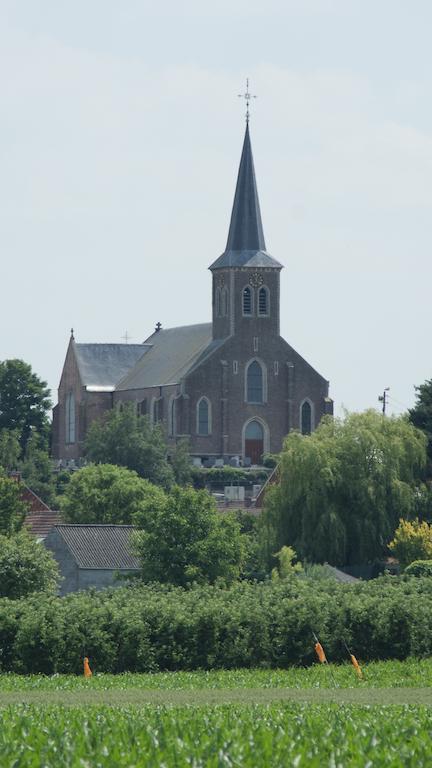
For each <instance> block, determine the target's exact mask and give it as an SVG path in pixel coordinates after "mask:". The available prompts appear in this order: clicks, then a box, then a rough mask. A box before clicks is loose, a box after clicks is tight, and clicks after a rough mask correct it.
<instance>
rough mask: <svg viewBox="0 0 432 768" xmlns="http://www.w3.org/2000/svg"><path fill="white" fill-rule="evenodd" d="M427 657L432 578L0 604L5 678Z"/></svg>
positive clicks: (0, 664)
mask: <svg viewBox="0 0 432 768" xmlns="http://www.w3.org/2000/svg"><path fill="white" fill-rule="evenodd" d="M314 632H315V633H316V634H317V635H318V636H319V638H320V641H321V643H322V644H323V646H324V648H325V651H326V654H327V657H328V659H329V660H331V661H342V660H345V659H346V649H345V647H344V643H346V644H347V645H348V647H349V648H351V649H352V652H353V653H355V655H356V656H357V657H358V658H359V659H362V660H363V661H368V660H372V659H388V658H394V659H404V658H406V657H408V656H417V657H422V656H430V655H432V591H431V589H430V579H429V578H418V579H406V578H405V577H392V576H382V577H380V578H378V579H375V580H374V581H370V582H359V583H357V584H353V585H351V584H349V585H347V584H340V583H338V582H336V581H330V580H323V581H309V580H308V579H307V578H304V577H303V578H299V577H297V576H293V577H292V578H287V579H282V580H279V581H276V582H271V581H267V582H264V583H260V584H257V583H249V582H239V583H236V584H234V585H233V586H232V587H230V588H229V589H223V588H221V587H218V586H209V585H204V586H192V587H190V588H187V589H184V588H182V587H173V586H168V585H165V586H164V585H161V584H150V585H135V586H130V587H122V588H118V589H107V590H103V591H100V592H96V591H87V592H79V593H74V594H70V595H67V596H66V597H64V598H58V597H52V596H46V595H38V596H37V597H36V596H32V597H29V598H25V599H21V600H15V601H13V600H7V599H0V670H1V671H14V672H22V673H34V672H43V673H45V674H52V673H55V672H65V673H70V672H76V673H81V671H82V658H83V656H89V657H90V659H91V663H92V668H94V669H95V671H96V672H115V673H118V672H125V671H130V672H153V671H158V670H192V669H211V668H228V669H234V668H236V667H259V666H266V667H274V668H281V667H287V666H290V665H295V664H302V665H303V664H311V663H313V662H314V660H315V656H314V647H313V646H314V643H313V633H314Z"/></svg>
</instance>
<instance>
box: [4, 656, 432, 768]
mask: <svg viewBox="0 0 432 768" xmlns="http://www.w3.org/2000/svg"><path fill="white" fill-rule="evenodd" d="M431 735H432V661H431V660H408V661H404V662H394V661H392V662H376V663H371V664H368V665H367V667H365V668H364V679H363V680H358V679H357V677H356V676H355V674H354V670H353V668H352V667H351V666H350V665H348V664H347V665H340V666H337V665H334V666H331V667H329V668H326V667H325V666H319V665H318V664H317V665H314V666H312V667H310V668H308V669H300V668H294V669H290V670H232V671H225V672H224V671H217V672H190V673H188V672H181V673H158V674H154V675H147V674H146V675H138V674H135V675H134V674H124V675H117V676H114V675H102V674H100V675H98V674H97V673H95V674H94V676H93V677H92V678H91V679H88V680H86V679H85V678H83V677H73V676H66V675H64V676H63V675H53V676H51V677H43V676H28V677H24V676H22V677H20V676H18V675H12V674H5V675H0V766H1V768H12V767H13V768H41V767H42V766H43V767H44V768H54V767H55V768H63V766H65V768H68V767H69V766H70V767H73V768H123V767H124V768H134V767H136V768H138V766H139V767H140V768H141V766H142V767H144V766H145V767H146V768H147V766H148V767H149V768H152V767H153V766H154V768H171V766H173V767H175V768H183V766H184V767H185V768H186V766H188V767H190V766H193V768H200V767H201V766H202V767H203V768H204V767H205V768H207V767H208V768H227V767H228V768H229V767H230V766H232V767H233V768H234V767H235V766H244V767H245V768H249V766H250V767H251V768H252V767H253V768H259V767H260V766H263V768H267V766H269V768H270V766H271V768H279V767H280V768H282V766H283V767H284V768H285V766H295V767H298V766H300V767H302V766H304V767H305V768H309V766H310V767H311V768H314V767H315V766H317V767H318V766H319V767H320V768H321V767H322V768H327V767H328V768H346V767H347V768H348V767H350V766H352V767H353V768H354V767H355V766H356V767H357V766H358V767H359V768H360V766H361V768H365V767H366V766H367V767H368V768H375V767H377V768H381V766H391V768H398V767H399V766H412V767H413V768H414V766H416V767H417V766H419V767H420V768H421V767H422V766H430V765H432V743H431Z"/></svg>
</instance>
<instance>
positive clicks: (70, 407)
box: [66, 392, 75, 444]
mask: <svg viewBox="0 0 432 768" xmlns="http://www.w3.org/2000/svg"><path fill="white" fill-rule="evenodd" d="M74 442H75V396H74V393H73V392H68V394H67V395H66V443H69V444H71V443H74Z"/></svg>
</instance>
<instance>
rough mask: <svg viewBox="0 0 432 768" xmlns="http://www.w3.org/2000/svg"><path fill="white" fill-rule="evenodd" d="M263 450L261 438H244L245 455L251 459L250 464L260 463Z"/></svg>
mask: <svg viewBox="0 0 432 768" xmlns="http://www.w3.org/2000/svg"><path fill="white" fill-rule="evenodd" d="M263 451H264V441H263V440H248V439H246V440H245V457H246V458H249V459H250V460H251V464H261V461H262V455H263Z"/></svg>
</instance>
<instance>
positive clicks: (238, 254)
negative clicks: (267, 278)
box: [210, 121, 282, 269]
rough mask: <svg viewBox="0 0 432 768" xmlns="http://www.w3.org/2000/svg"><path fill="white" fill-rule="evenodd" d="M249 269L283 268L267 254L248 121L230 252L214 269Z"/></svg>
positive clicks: (224, 254) (213, 266)
mask: <svg viewBox="0 0 432 768" xmlns="http://www.w3.org/2000/svg"><path fill="white" fill-rule="evenodd" d="M246 265H247V266H256V267H260V266H261V267H277V268H278V269H280V268H281V266H282V265H281V264H279V262H278V261H276V259H273V258H272V257H271V256H270V254H268V253H267V252H266V245H265V240H264V231H263V226H262V221H261V211H260V205H259V200H258V190H257V185H256V179H255V169H254V162H253V156H252V147H251V141H250V135H249V122H248V121H247V122H246V133H245V137H244V142H243V150H242V155H241V160H240V167H239V172H238V177H237V186H236V191H235V195H234V203H233V208H232V213H231V222H230V227H229V232H228V240H227V244H226V249H225V251H224V253H223V254H222V256H220V257H219V258H218V259H217V260H216V261H215V262H214V263H213V264H212V265H211V267H210V269H221V268H222V267H228V266H230V267H243V266H246Z"/></svg>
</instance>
